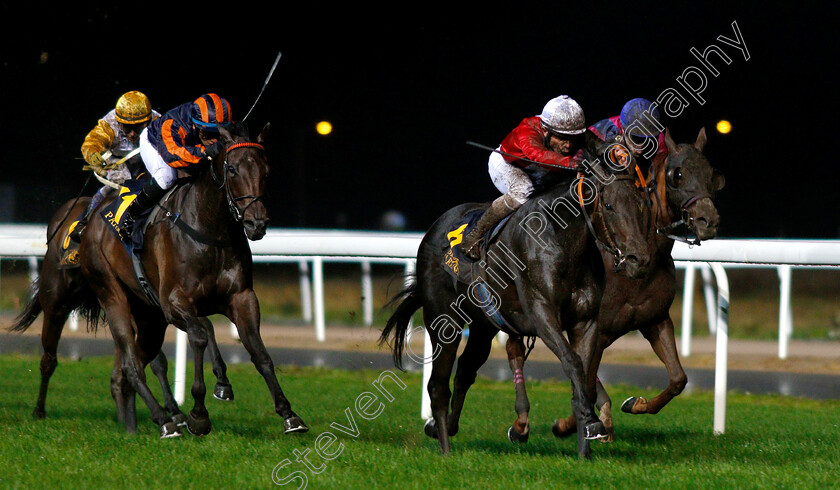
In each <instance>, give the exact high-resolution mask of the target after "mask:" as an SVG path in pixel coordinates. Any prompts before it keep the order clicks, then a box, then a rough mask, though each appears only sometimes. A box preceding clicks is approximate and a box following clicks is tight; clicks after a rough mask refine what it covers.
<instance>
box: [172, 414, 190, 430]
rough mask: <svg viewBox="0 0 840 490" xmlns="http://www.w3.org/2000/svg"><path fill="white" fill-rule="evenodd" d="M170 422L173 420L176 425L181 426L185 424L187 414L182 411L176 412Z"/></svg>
mask: <svg viewBox="0 0 840 490" xmlns="http://www.w3.org/2000/svg"><path fill="white" fill-rule="evenodd" d="M172 422H174V423H175V425H177V426H178V427H183V426H185V425H187V416H186V415H184V414H182V413H176V414H175V415H173V416H172Z"/></svg>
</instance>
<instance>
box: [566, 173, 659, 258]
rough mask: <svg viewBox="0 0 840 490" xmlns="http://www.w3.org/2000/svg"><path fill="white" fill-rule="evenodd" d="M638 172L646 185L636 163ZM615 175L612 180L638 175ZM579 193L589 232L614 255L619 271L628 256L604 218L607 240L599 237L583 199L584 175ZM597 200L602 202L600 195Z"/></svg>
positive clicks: (579, 201) (603, 226)
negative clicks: (616, 241)
mask: <svg viewBox="0 0 840 490" xmlns="http://www.w3.org/2000/svg"><path fill="white" fill-rule="evenodd" d="M636 173H637V175H638V178H639V179H640V184H641V186H642V187H644V183H645V182H644V177H643V176H642V174H641V170H640V169H639V167H638V165H636ZM614 177H615V179H614V180H613V181H612V182H615V181H616V180H631V179H632V180H636V177H634V176H633V175H631V174H629V173H627V174H619V175H614ZM637 185H639V184H637ZM577 194H578V203H579V204H580V209H581V211H582V212H583V216H584V218H585V220H586V226H587V228H589V234H591V235H592V237H593V238H594V239H595V242H596V243H598V245H600V247H601V248H603V249H605V250H606V251H607V252H609V253H610V254H611V255H612V256H613V259H614V262H615V264H614V266H613V270H614V271H617V270H618V268H619V267H621V265H622V264H623V263H624V262H625V261H626V260H627V257H625V256H624V252H622V251H621V249H620V248H618V245H616V243H615V240H614V239H613V237H612V233H611V232H610V230H609V228H607V222H606V220H604V219H602V220H601V227H602V232H603V236H604V238H605V240H606V242H605V241H604V240H602V239H601V238H599V237H598V233H597V232H596V231H595V226H594V225H593V224H592V218H591V217H590V216H589V212H587V210H586V206H585V204H584V201H583V178H582V177H581V178H580V180H579V182H578V190H577ZM597 200H598V202H601V199H600V197H598V198H597ZM646 202H648V205H650V201H649V200H646ZM602 214H603V211H602Z"/></svg>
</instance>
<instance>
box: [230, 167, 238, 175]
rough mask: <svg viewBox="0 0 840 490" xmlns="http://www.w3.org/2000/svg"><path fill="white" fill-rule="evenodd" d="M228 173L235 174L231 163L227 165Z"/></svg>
mask: <svg viewBox="0 0 840 490" xmlns="http://www.w3.org/2000/svg"><path fill="white" fill-rule="evenodd" d="M228 173H229V174H231V175H236V168H234V167H233V165H228Z"/></svg>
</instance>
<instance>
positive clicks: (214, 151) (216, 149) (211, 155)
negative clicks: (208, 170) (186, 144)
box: [204, 141, 224, 160]
mask: <svg viewBox="0 0 840 490" xmlns="http://www.w3.org/2000/svg"><path fill="white" fill-rule="evenodd" d="M222 148H224V146H223V145H222V142H221V141H217V142H215V143H213V144H212V145H210V146H208V147H207V148H205V149H204V157H205V158H207V159H208V160H215V159H216V157H217V156H219V153H221V152H222Z"/></svg>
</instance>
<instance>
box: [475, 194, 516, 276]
mask: <svg viewBox="0 0 840 490" xmlns="http://www.w3.org/2000/svg"><path fill="white" fill-rule="evenodd" d="M519 206H522V204H521V203H520V202H519V201H517V200H516V199H514V198H513V197H512V196H511V195H510V194H504V195H502V196H500V197H498V198H496V200H495V201H493V203H492V204H490V207H489V208H487V211H485V212H484V214H483V215H481V218H479V219H478V223H476V224H475V228H473V229H472V231H471V232H469V233H468V234H467V236H465V237H464V241H463V242H461V252H462V253H463V254H464V255H466V256H467V257H470V258H471V259H476V260H477V259H479V258H480V257H481V247H480V246H479V244H480V243H481V238H482V237H483V236H484V235H486V234H487V232H488V231H490V230H491V229H492V228H493V227H494V226H496V225H497V224H499V222H501V221H502V220H503V219H505V218H506V217H508V216H509V215H510V214H511V213H513V212H514V211H516V210H517V209H519Z"/></svg>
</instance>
